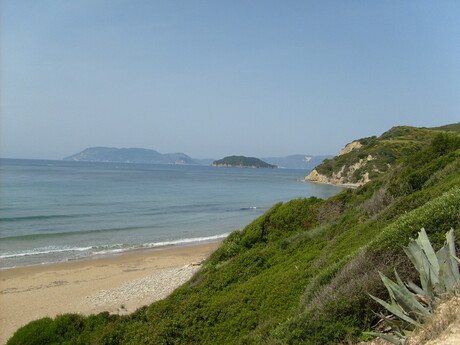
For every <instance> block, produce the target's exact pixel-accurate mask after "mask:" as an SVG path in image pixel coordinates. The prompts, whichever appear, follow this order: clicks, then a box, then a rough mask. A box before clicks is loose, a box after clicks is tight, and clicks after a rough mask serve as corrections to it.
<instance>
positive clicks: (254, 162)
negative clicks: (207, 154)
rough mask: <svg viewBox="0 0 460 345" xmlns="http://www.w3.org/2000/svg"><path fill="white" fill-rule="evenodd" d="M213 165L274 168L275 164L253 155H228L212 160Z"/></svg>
mask: <svg viewBox="0 0 460 345" xmlns="http://www.w3.org/2000/svg"><path fill="white" fill-rule="evenodd" d="M211 166H213V167H232V168H265V169H267V168H268V169H275V168H277V166H276V165H272V164H268V163H266V162H264V161H263V160H260V159H259V158H255V157H245V156H228V157H225V158H222V159H219V160H217V161H214V162H213V163H212V164H211Z"/></svg>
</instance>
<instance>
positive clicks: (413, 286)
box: [406, 281, 426, 297]
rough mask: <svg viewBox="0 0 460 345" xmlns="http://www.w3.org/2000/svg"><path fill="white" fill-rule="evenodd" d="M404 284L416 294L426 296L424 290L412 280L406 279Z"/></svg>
mask: <svg viewBox="0 0 460 345" xmlns="http://www.w3.org/2000/svg"><path fill="white" fill-rule="evenodd" d="M406 285H407V287H408V288H409V289H411V290H412V291H413V292H415V293H416V294H418V295H420V296H422V297H426V295H425V291H423V289H422V288H421V287H420V286H418V285H417V284H415V283H414V282H413V281H408V282H407V283H406Z"/></svg>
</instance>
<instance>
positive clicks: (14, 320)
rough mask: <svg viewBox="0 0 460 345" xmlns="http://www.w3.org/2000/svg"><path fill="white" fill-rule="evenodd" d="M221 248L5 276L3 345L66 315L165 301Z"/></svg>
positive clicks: (0, 276) (166, 251)
mask: <svg viewBox="0 0 460 345" xmlns="http://www.w3.org/2000/svg"><path fill="white" fill-rule="evenodd" d="M219 244H220V242H213V243H206V244H199V245H190V246H181V247H174V246H172V247H164V248H159V249H155V250H150V251H132V252H127V253H124V254H123V255H117V256H113V257H105V258H100V259H93V260H79V261H73V262H66V263H57V264H49V265H38V266H30V267H19V268H11V269H6V270H2V271H0V305H1V307H2V308H1V309H0V310H1V311H0V329H1V330H2V332H1V333H0V344H5V343H6V341H7V340H8V339H9V338H10V337H11V336H12V335H13V333H14V332H15V331H16V330H17V329H18V328H19V327H21V326H23V325H25V324H27V323H28V322H30V321H32V320H36V319H39V318H43V317H55V316H56V315H60V314H64V313H79V314H82V315H89V314H95V313H100V312H103V311H108V312H110V313H113V314H128V313H132V312H133V311H135V310H136V309H137V308H139V307H141V306H143V305H148V304H151V303H153V302H155V301H158V300H160V299H163V298H165V297H166V296H168V295H169V294H170V293H171V292H173V291H174V290H175V289H176V288H177V287H178V286H180V285H182V284H183V283H184V282H186V281H187V280H188V279H190V278H191V277H192V276H193V274H194V273H195V272H196V271H198V270H199V268H200V265H199V264H200V263H201V262H202V261H203V260H205V259H206V258H207V257H208V256H209V255H210V254H211V253H212V252H213V251H214V250H215V249H216V248H217V247H218V246H219Z"/></svg>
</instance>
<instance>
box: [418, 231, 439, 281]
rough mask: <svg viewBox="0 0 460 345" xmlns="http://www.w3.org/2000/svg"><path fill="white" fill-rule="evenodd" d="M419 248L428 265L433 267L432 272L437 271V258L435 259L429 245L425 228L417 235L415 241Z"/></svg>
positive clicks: (434, 254)
mask: <svg viewBox="0 0 460 345" xmlns="http://www.w3.org/2000/svg"><path fill="white" fill-rule="evenodd" d="M415 241H416V242H417V243H418V245H419V246H420V248H421V249H422V250H423V252H424V253H425V255H426V257H427V258H428V261H429V262H430V265H431V266H433V268H434V271H435V272H437V271H439V263H438V258H437V257H436V253H435V251H434V249H433V247H432V245H431V242H430V239H429V238H428V236H427V234H426V231H425V228H422V229H421V230H420V232H419V233H418V238H417V239H416V240H415Z"/></svg>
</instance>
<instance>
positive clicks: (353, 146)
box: [337, 141, 363, 156]
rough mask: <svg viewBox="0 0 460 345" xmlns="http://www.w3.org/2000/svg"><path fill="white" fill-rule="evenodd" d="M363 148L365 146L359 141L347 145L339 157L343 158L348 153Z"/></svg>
mask: <svg viewBox="0 0 460 345" xmlns="http://www.w3.org/2000/svg"><path fill="white" fill-rule="evenodd" d="M361 147H363V145H362V144H361V143H360V142H359V141H353V142H351V143H349V144H347V145H345V147H344V148H343V149H342V151H340V152H339V154H338V155H337V156H341V155H344V154H346V153H348V152H351V151H353V150H355V149H359V148H361Z"/></svg>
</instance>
